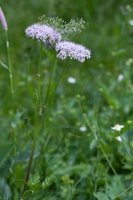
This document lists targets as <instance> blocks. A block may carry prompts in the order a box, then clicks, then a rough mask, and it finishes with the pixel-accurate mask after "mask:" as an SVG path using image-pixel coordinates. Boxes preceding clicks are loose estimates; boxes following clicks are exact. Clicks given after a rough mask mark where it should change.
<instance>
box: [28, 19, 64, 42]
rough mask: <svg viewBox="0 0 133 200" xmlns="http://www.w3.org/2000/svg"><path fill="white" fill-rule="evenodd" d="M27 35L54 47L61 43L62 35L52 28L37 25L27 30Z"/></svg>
mask: <svg viewBox="0 0 133 200" xmlns="http://www.w3.org/2000/svg"><path fill="white" fill-rule="evenodd" d="M25 33H26V35H27V37H31V38H32V39H34V38H36V39H37V40H38V41H40V40H41V41H43V42H44V43H45V45H47V44H48V45H54V44H55V43H56V42H60V41H61V38H62V37H61V34H60V33H59V32H57V31H56V30H54V29H53V28H52V27H50V26H48V25H45V24H40V23H36V24H33V25H31V26H29V27H28V28H26V30H25Z"/></svg>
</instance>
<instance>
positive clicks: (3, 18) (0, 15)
mask: <svg viewBox="0 0 133 200" xmlns="http://www.w3.org/2000/svg"><path fill="white" fill-rule="evenodd" d="M0 21H1V23H2V26H3V28H4V30H5V31H7V30H8V26H7V22H6V18H5V16H4V13H3V11H2V8H1V7H0Z"/></svg>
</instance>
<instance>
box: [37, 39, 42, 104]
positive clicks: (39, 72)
mask: <svg viewBox="0 0 133 200" xmlns="http://www.w3.org/2000/svg"><path fill="white" fill-rule="evenodd" d="M41 59H42V42H41V47H40V55H39V66H38V74H37V75H38V99H39V102H38V103H39V104H40V98H41V90H40V88H41V79H40V76H41Z"/></svg>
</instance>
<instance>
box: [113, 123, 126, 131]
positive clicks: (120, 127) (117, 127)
mask: <svg viewBox="0 0 133 200" xmlns="http://www.w3.org/2000/svg"><path fill="white" fill-rule="evenodd" d="M122 128H124V126H123V125H119V124H116V125H115V126H114V127H111V129H113V130H115V131H120V130H121V129H122Z"/></svg>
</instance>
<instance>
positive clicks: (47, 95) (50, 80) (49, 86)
mask: <svg viewBox="0 0 133 200" xmlns="http://www.w3.org/2000/svg"><path fill="white" fill-rule="evenodd" d="M55 60H56V55H54V62H53V66H52V70H51V74H50V78H49V83H48V89H47V93H46V99H45V103H44V106H45V105H46V104H47V102H48V98H49V93H50V90H51V83H52V78H53V74H54V68H55Z"/></svg>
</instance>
